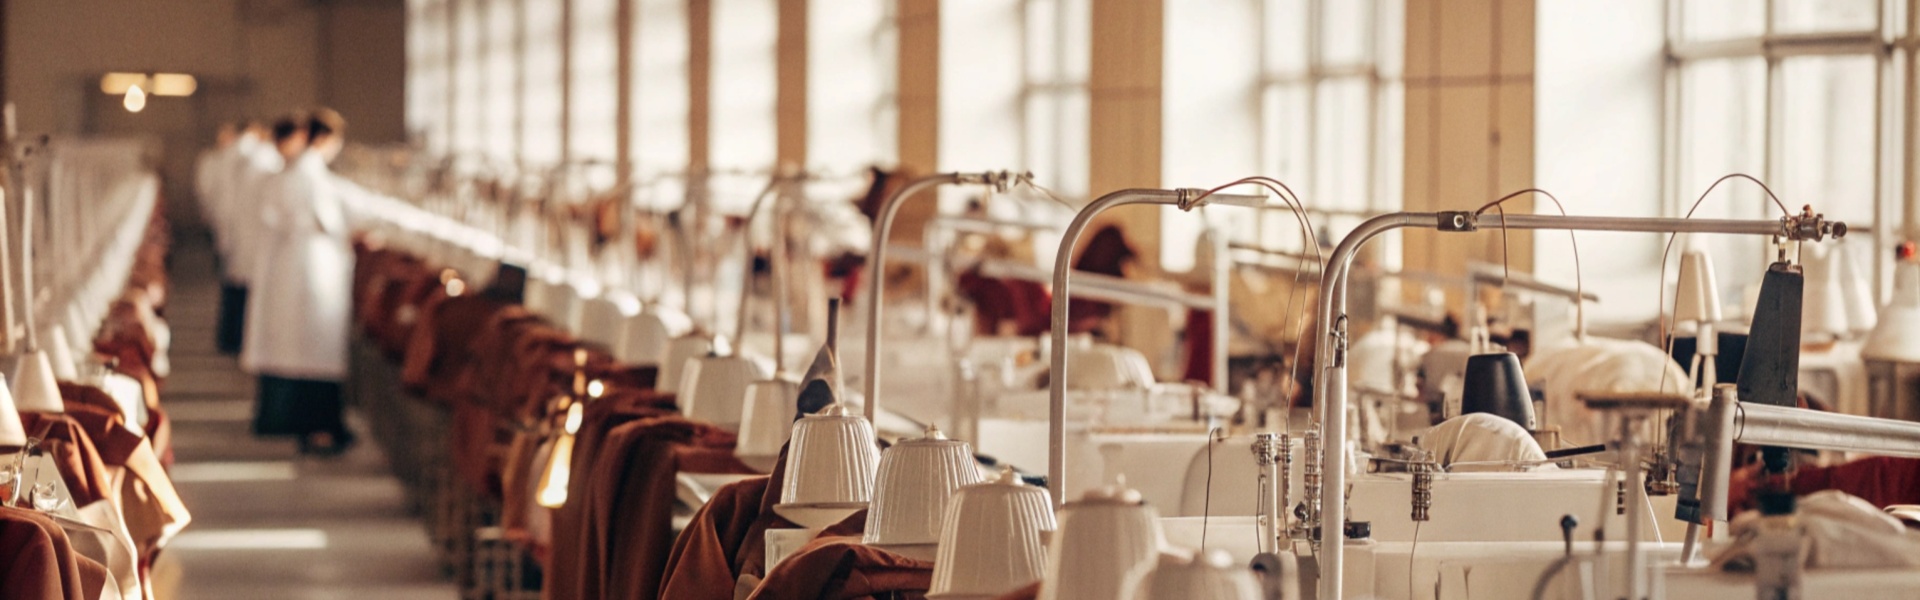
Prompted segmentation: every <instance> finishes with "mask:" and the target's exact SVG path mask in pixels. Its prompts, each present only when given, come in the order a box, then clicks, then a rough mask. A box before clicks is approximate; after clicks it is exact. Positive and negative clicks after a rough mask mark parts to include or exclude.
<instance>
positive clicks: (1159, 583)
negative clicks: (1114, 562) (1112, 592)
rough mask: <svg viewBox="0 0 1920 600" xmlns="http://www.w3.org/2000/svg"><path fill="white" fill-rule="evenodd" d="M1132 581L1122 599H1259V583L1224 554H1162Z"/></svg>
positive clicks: (1247, 570) (1251, 572)
mask: <svg viewBox="0 0 1920 600" xmlns="http://www.w3.org/2000/svg"><path fill="white" fill-rule="evenodd" d="M1135 575H1136V577H1135V578H1134V579H1135V583H1134V584H1133V585H1132V587H1131V589H1129V590H1127V592H1128V593H1127V594H1126V595H1123V596H1114V597H1116V598H1122V599H1123V600H1260V599H1261V598H1264V597H1265V596H1264V595H1263V594H1262V593H1261V592H1260V582H1259V581H1258V580H1256V579H1254V576H1253V571H1251V570H1249V569H1246V568H1243V567H1239V566H1236V565H1234V564H1232V561H1231V559H1229V558H1228V557H1227V555H1226V553H1224V552H1221V551H1218V550H1215V551H1213V552H1211V553H1208V554H1205V555H1202V556H1196V557H1193V558H1187V557H1184V556H1180V555H1176V554H1167V555H1162V556H1161V557H1160V558H1159V560H1158V562H1157V563H1156V564H1154V565H1153V567H1152V568H1151V570H1147V569H1143V570H1141V571H1140V572H1137V573H1135Z"/></svg>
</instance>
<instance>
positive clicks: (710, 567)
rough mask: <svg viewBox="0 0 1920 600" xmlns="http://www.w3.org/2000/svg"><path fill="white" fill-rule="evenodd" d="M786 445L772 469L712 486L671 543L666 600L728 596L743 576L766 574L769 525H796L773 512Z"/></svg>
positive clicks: (664, 587) (664, 590)
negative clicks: (677, 536) (703, 501)
mask: <svg viewBox="0 0 1920 600" xmlns="http://www.w3.org/2000/svg"><path fill="white" fill-rule="evenodd" d="M786 464H787V450H786V448H784V447H783V448H781V449H780V458H779V460H778V461H777V462H776V463H774V468H773V473H772V474H770V475H768V476H766V477H754V478H751V479H744V480H741V481H736V482H733V483H729V484H727V485H724V486H721V487H720V489H719V490H715V491H714V493H713V497H712V498H709V499H708V500H707V505H706V506H702V507H700V510H699V511H696V512H695V513H694V514H693V520H692V521H690V522H689V523H687V528H686V529H685V530H683V531H681V532H680V537H679V538H677V539H675V540H674V542H673V551H672V552H671V553H670V554H669V555H668V557H667V568H666V574H665V578H666V579H665V581H664V582H663V583H661V588H660V597H661V598H663V599H668V600H731V599H732V598H733V585H734V581H735V580H737V579H739V578H740V576H741V575H744V574H751V575H754V576H756V577H757V576H760V575H762V574H764V573H765V571H766V569H765V564H766V551H767V547H766V546H767V544H766V533H767V529H768V528H770V527H797V525H795V524H793V523H792V522H789V521H787V520H786V519H783V518H780V516H779V515H777V514H774V512H773V505H774V504H777V503H779V501H780V488H781V485H780V482H781V479H782V478H783V477H786Z"/></svg>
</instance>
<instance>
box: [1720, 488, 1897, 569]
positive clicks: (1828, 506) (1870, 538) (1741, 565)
mask: <svg viewBox="0 0 1920 600" xmlns="http://www.w3.org/2000/svg"><path fill="white" fill-rule="evenodd" d="M1796 509H1797V510H1796V513H1795V520H1797V521H1798V522H1799V525H1800V529H1801V535H1802V537H1803V539H1804V542H1803V543H1804V549H1805V554H1803V555H1802V560H1803V561H1804V563H1803V564H1804V565H1805V566H1806V567H1807V568H1812V569H1871V568H1879V569H1885V568H1905V569H1912V568H1920V532H1914V531H1910V530H1908V529H1907V528H1906V526H1905V525H1902V524H1901V523H1900V519H1898V518H1896V517H1894V516H1893V515H1890V514H1887V513H1886V512H1885V511H1882V510H1880V509H1879V508H1876V507H1874V506H1873V505H1872V504H1869V503H1868V502H1867V501H1866V500H1862V499H1860V498H1859V497H1856V496H1853V495H1851V494H1848V493H1846V492H1842V491H1839V490H1822V491H1818V492H1814V493H1812V494H1808V495H1807V496H1805V497H1802V498H1800V501H1799V503H1798V505H1797V507H1796ZM1760 519H1761V514H1760V512H1759V511H1747V512H1745V513H1741V514H1740V515H1739V516H1736V517H1734V518H1733V541H1731V542H1728V543H1727V544H1726V545H1724V546H1721V547H1719V548H1718V549H1717V550H1716V551H1715V552H1714V554H1713V564H1714V566H1715V567H1719V568H1732V569H1734V570H1744V569H1748V568H1751V565H1752V553H1751V552H1752V548H1751V547H1750V544H1751V543H1752V542H1753V536H1752V533H1753V532H1754V526H1755V525H1756V524H1758V523H1760Z"/></svg>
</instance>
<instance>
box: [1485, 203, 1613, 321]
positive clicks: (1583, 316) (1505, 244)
mask: <svg viewBox="0 0 1920 600" xmlns="http://www.w3.org/2000/svg"><path fill="white" fill-rule="evenodd" d="M1526 194H1539V195H1542V196H1546V197H1547V200H1551V201H1552V202H1553V206H1554V207H1555V208H1558V209H1560V216H1562V217H1564V216H1567V207H1566V205H1564V204H1561V203H1560V199H1559V198H1556V197H1554V195H1553V193H1552V192H1548V191H1546V190H1543V189H1540V188H1527V189H1524V190H1520V191H1517V192H1513V193H1510V194H1507V195H1505V196H1501V197H1500V198H1499V199H1497V200H1494V201H1492V202H1488V203H1486V204H1483V205H1481V206H1480V208H1478V209H1475V210H1474V211H1473V216H1474V217H1479V216H1480V215H1481V214H1483V213H1486V212H1487V209H1488V208H1492V209H1495V210H1498V211H1499V212H1500V259H1501V261H1500V287H1502V288H1504V287H1506V285H1507V280H1508V279H1512V278H1513V272H1512V269H1513V256H1512V255H1511V254H1509V251H1510V248H1511V247H1512V243H1511V240H1510V239H1509V237H1508V234H1507V209H1506V207H1505V206H1503V205H1504V204H1506V202H1507V201H1508V200H1512V199H1514V198H1518V197H1520V196H1523V195H1526ZM1567 241H1568V242H1571V243H1572V244H1573V292H1574V294H1573V295H1574V298H1573V311H1574V320H1575V323H1574V331H1575V332H1576V335H1578V336H1579V337H1582V338H1584V337H1586V333H1587V302H1586V300H1585V298H1586V295H1587V292H1586V278H1585V277H1583V276H1581V274H1580V238H1579V237H1578V236H1576V235H1574V232H1573V230H1571V229H1569V230H1567Z"/></svg>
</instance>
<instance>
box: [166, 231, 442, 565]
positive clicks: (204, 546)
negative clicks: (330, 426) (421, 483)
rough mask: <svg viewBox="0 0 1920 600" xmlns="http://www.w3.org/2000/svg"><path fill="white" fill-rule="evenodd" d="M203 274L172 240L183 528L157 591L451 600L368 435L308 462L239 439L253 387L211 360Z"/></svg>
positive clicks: (195, 247) (172, 385)
mask: <svg viewBox="0 0 1920 600" xmlns="http://www.w3.org/2000/svg"><path fill="white" fill-rule="evenodd" d="M213 268H214V267H213V259H212V255H211V253H210V251H209V249H208V248H207V244H206V243H205V242H204V241H202V240H199V239H197V238H191V237H185V236H183V239H182V240H180V241H179V242H178V243H177V245H176V248H175V256H174V265H173V271H174V272H173V298H172V300H171V301H170V302H169V303H168V307H167V315H166V316H167V318H168V321H169V323H170V324H171V326H172V328H173V348H172V354H171V358H172V361H173V375H172V377H170V378H169V379H168V380H167V382H166V385H165V386H164V388H163V391H162V393H161V397H162V402H163V404H164V406H165V407H166V409H167V410H168V412H169V414H170V415H171V416H172V418H173V440H174V442H173V443H174V453H175V457H176V460H177V462H176V463H175V465H174V470H173V477H174V483H175V485H177V486H178V487H179V489H180V495H181V496H182V498H183V499H185V501H186V503H187V507H188V509H189V510H191V511H192V512H193V523H192V525H191V526H189V527H188V528H187V530H186V531H185V532H183V533H182V534H181V535H180V536H179V537H178V538H176V539H175V540H174V542H173V544H172V545H171V546H169V547H168V549H167V550H166V552H165V554H164V555H163V560H162V563H161V564H159V565H156V567H155V571H156V573H155V579H156V582H157V584H158V585H157V586H156V592H157V593H158V594H159V596H160V597H161V598H164V599H168V600H172V599H182V600H188V599H191V600H199V599H203V598H206V599H228V598H232V599H253V598H286V599H311V600H326V599H353V600H370V599H386V598H396V599H414V598H419V599H441V598H456V597H457V596H458V594H457V593H456V591H455V589H454V586H453V585H452V584H451V583H448V582H446V581H445V580H443V579H441V577H440V576H439V567H438V566H437V565H436V564H435V563H434V557H433V555H432V550H431V549H430V548H429V547H428V543H427V535H426V532H425V530H424V528H423V527H422V525H421V522H420V520H419V519H418V518H416V517H414V516H413V515H410V514H408V513H407V511H406V508H405V501H404V498H403V496H402V494H401V489H400V485H399V483H398V482H397V481H395V480H394V478H393V477H392V475H390V474H389V472H388V470H387V462H386V457H385V455H383V454H382V453H381V451H380V450H379V449H378V448H375V447H374V446H373V444H371V443H364V442H365V440H367V439H368V436H366V435H365V434H364V433H363V434H362V435H361V436H360V438H361V440H362V441H363V443H361V444H360V445H358V446H357V447H355V448H354V449H353V450H352V451H351V452H349V453H347V454H346V455H345V456H342V457H339V458H334V459H311V458H302V457H300V456H299V454H298V453H297V452H296V451H295V449H294V444H293V442H292V441H287V440H260V439H255V438H254V437H253V436H252V435H250V434H249V433H248V424H249V420H250V419H251V418H252V414H253V391H254V381H253V378H252V377H249V376H247V375H246V374H244V373H241V372H240V370H239V367H238V365H237V363H236V361H235V360H234V359H233V358H230V357H226V356H221V355H220V354H219V353H217V352H216V351H215V350H214V344H213V330H214V320H215V316H216V313H217V310H218V305H219V289H218V283H217V279H216V278H215V276H214V271H213ZM359 417H360V416H359V415H355V419H354V421H355V427H356V429H358V430H359V431H361V432H364V431H365V429H366V428H365V423H364V422H363V421H361V420H360V418H359Z"/></svg>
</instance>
